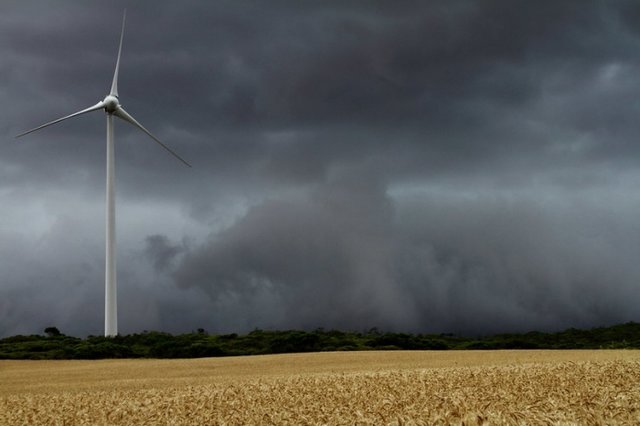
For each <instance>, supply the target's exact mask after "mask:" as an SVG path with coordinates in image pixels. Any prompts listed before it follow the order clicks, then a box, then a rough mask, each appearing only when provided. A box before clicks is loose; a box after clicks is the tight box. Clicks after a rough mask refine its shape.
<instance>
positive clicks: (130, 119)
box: [113, 106, 191, 167]
mask: <svg viewBox="0 0 640 426" xmlns="http://www.w3.org/2000/svg"><path fill="white" fill-rule="evenodd" d="M113 114H114V115H115V116H116V117H119V118H121V119H123V120H124V121H128V122H129V123H131V124H133V125H134V126H136V127H137V128H138V129H140V130H142V131H143V132H145V133H146V134H147V135H149V136H150V137H151V139H153V140H154V141H156V142H157V143H158V144H159V145H160V146H161V147H163V148H164V149H166V150H167V151H168V152H169V153H170V154H171V155H173V156H174V157H176V158H177V159H178V160H180V161H182V162H183V163H184V164H185V165H187V166H188V167H191V164H189V163H187V162H186V161H185V160H184V159H183V158H182V157H180V156H179V155H178V154H176V153H175V152H173V151H172V150H171V148H169V147H168V146H166V145H165V144H163V143H162V142H160V141H159V140H158V138H156V137H155V136H153V135H152V134H151V132H150V131H148V130H147V129H145V128H144V126H143V125H142V124H140V123H138V121H137V120H136V119H135V118H133V117H132V116H130V115H129V113H127V111H125V110H124V108H122V107H121V106H118V109H116V110H115V111H114V112H113Z"/></svg>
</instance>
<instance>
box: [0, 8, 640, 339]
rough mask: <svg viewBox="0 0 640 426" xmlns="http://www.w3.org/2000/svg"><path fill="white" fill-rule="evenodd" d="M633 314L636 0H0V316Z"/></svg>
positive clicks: (183, 326)
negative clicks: (112, 156) (108, 260)
mask: <svg viewBox="0 0 640 426" xmlns="http://www.w3.org/2000/svg"><path fill="white" fill-rule="evenodd" d="M125 7H126V8H127V27H126V31H125V38H124V46H123V53H122V59H121V66H120V79H119V92H120V101H121V103H122V104H123V105H124V106H125V108H126V109H127V111H128V112H129V113H131V114H132V115H133V116H134V117H136V118H137V119H138V120H139V121H140V122H141V123H142V124H143V125H144V126H146V127H147V128H148V129H150V130H151V131H152V132H153V133H155V134H156V136H158V137H159V138H160V139H161V140H162V141H163V142H165V143H166V144H167V145H169V146H170V147H171V148H173V149H174V150H175V151H177V152H178V153H179V154H180V155H181V156H182V157H184V158H185V159H187V161H189V162H190V163H192V164H193V168H192V169H189V168H187V167H185V166H184V165H183V164H181V163H180V162H178V161H176V159H175V158H173V157H171V156H170V155H167V153H166V152H165V151H164V150H162V149H159V147H158V146H157V145H156V144H154V143H153V141H152V140H151V139H149V138H148V137H147V136H146V135H144V134H143V133H141V132H139V131H137V130H136V129H135V128H133V127H132V126H130V125H129V124H128V123H125V122H123V121H121V120H117V121H116V128H115V134H116V170H117V172H116V173H117V184H116V186H117V206H116V210H117V227H118V228H117V240H118V260H117V261H118V294H119V326H120V327H119V330H120V332H121V333H124V334H127V333H133V332H141V331H143V330H161V331H168V332H174V333H178V332H189V331H192V330H195V329H197V328H205V329H206V330H208V331H210V332H214V333H226V332H247V331H250V330H253V329H255V328H263V329H315V328H318V327H324V328H336V329H342V330H356V331H363V330H367V329H369V328H372V327H378V328H379V329H382V330H388V331H406V332H435V333H440V332H453V333H462V334H485V333H494V332H507V331H528V330H532V329H539V330H561V329H564V328H568V327H592V326H601V325H609V324H613V323H618V322H625V321H639V320H640V303H638V302H639V301H640V261H639V255H640V221H639V220H638V216H639V213H640V138H639V136H640V4H638V2H636V1H615V0H612V1H583V0H576V1H570V0H565V1H555V0H553V1H535V2H534V1H514V0H504V1H416V2H409V1H406V2H405V1H400V2H391V1H388V2H348V1H336V2H300V1H271V2H262V1H260V2H251V1H217V2H213V1H181V2H173V1H153V2H152V1H148V2H140V1H138V2H133V1H131V2H127V1H113V2H97V1H94V2H88V1H87V2H77V1H74V2H71V1H60V0H57V1H56V2H50V1H44V0H42V1H30V0H21V1H17V0H16V1H11V0H5V1H2V3H0V58H1V59H0V104H1V105H2V114H0V148H1V149H0V337H1V336H9V335H14V334H31V333H41V332H42V330H43V329H44V328H45V327H47V326H57V327H58V328H59V329H60V330H61V331H62V332H64V333H66V334H72V335H76V336H85V335H88V334H102V333H103V330H104V329H103V327H104V178H105V171H104V168H105V165H104V163H105V142H104V140H105V121H106V120H105V117H104V113H103V112H100V111H99V112H95V113H92V114H87V115H84V116H82V117H78V118H76V119H74V120H69V121H65V122H63V123H60V124H58V125H56V126H53V127H49V128H47V129H44V130H42V131H39V132H36V133H33V134H30V135H28V136H25V137H23V138H20V139H15V138H14V136H15V135H16V134H18V133H21V132H23V131H25V130H27V129H30V128H32V127H35V126H37V125H39V124H42V123H44V122H46V121H49V120H52V119H54V118H57V117H60V116H63V115H67V114H69V113H72V112H75V111H78V110H80V109H83V108H86V107H88V106H91V105H94V104H95V103H96V102H98V101H100V100H102V99H103V97H104V96H105V95H106V94H107V93H108V91H109V88H110V85H111V78H112V75H113V68H114V65H115V58H116V53H117V47H118V37H119V34H120V23H121V19H122V11H123V9H124V8H125Z"/></svg>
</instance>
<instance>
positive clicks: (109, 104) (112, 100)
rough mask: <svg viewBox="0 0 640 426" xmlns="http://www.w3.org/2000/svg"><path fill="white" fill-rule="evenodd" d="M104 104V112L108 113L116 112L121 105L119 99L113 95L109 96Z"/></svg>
mask: <svg viewBox="0 0 640 426" xmlns="http://www.w3.org/2000/svg"><path fill="white" fill-rule="evenodd" d="M102 102H104V110H105V111H106V112H108V113H112V112H114V111H115V110H116V109H118V106H119V105H120V101H118V98H117V97H115V96H113V95H107V96H106V97H105V98H104V100H103V101H102Z"/></svg>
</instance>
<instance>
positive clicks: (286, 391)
mask: <svg viewBox="0 0 640 426" xmlns="http://www.w3.org/2000/svg"><path fill="white" fill-rule="evenodd" d="M0 424H2V425H37V424H51V425H75V424H83V425H84V424H86V425H137V424H139V425H244V424H260V425H263V424H264V425H271V424H274V425H316V424H327V425H334V424H335V425H340V424H345V425H346V424H348V425H385V424H392V425H414V424H415V425H432V424H443V425H444V424H465V425H476V424H478V425H501V424H521V425H526V424H567V425H568V424H640V351H632V350H619V351H615V350H598V351H473V352H472V351H466V352H465V351H445V352H430V351H415V352H404V351H398V352H394V351H389V352H333V353H314V354H292V355H270V356H253V357H236V358H206V359H193V360H105V361H0Z"/></svg>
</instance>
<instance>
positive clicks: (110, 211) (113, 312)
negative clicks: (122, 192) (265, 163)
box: [16, 10, 191, 336]
mask: <svg viewBox="0 0 640 426" xmlns="http://www.w3.org/2000/svg"><path fill="white" fill-rule="evenodd" d="M126 17H127V13H126V10H125V12H124V14H123V16H122V31H121V32H120V46H119V47H118V59H117V60H116V69H115V72H114V73H113V82H112V83H111V91H110V92H109V94H108V95H107V96H105V98H104V99H103V100H101V101H100V102H98V103H97V104H95V105H94V106H91V107H89V108H86V109H83V110H82V111H78V112H75V113H73V114H70V115H67V116H65V117H62V118H58V119H57V120H53V121H50V122H48V123H45V124H43V125H41V126H38V127H36V128H34V129H31V130H28V131H26V132H24V133H21V134H19V135H17V136H16V137H17V138H19V137H21V136H24V135H27V134H29V133H32V132H35V131H36V130H40V129H43V128H45V127H48V126H51V125H53V124H56V123H59V122H61V121H64V120H67V119H69V118H73V117H77V116H79V115H82V114H86V113H89V112H92V111H98V110H101V109H102V110H104V111H105V112H106V114H107V183H106V193H107V196H106V256H105V279H104V282H105V283H104V285H105V300H104V335H105V336H116V335H117V334H118V301H117V282H116V236H115V230H116V225H115V167H114V142H113V117H114V116H116V117H118V118H121V119H122V120H124V121H126V122H128V123H131V124H132V125H134V126H135V127H137V128H138V129H140V130H142V131H143V132H145V133H146V134H147V135H149V136H150V137H151V139H153V140H154V141H155V142H156V143H157V144H159V145H160V146H161V147H163V148H164V149H165V150H167V151H168V152H169V153H170V154H171V155H173V156H174V157H175V158H177V159H178V160H180V161H181V162H182V163H184V164H185V165H187V166H189V167H191V165H190V164H189V163H187V162H186V161H185V160H184V159H182V158H181V157H180V156H179V155H178V154H176V153H175V152H173V151H172V150H171V149H170V148H169V147H168V146H166V145H165V144H163V143H162V142H160V141H159V140H158V138H156V137H155V136H154V135H152V134H151V132H149V131H148V130H147V129H145V128H144V126H142V124H140V123H138V121H137V120H136V119H135V118H133V117H132V116H131V115H129V113H127V112H126V111H125V110H124V108H122V105H120V101H119V99H118V69H119V68H120V54H121V52H122V39H123V37H124V23H125V19H126Z"/></svg>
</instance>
